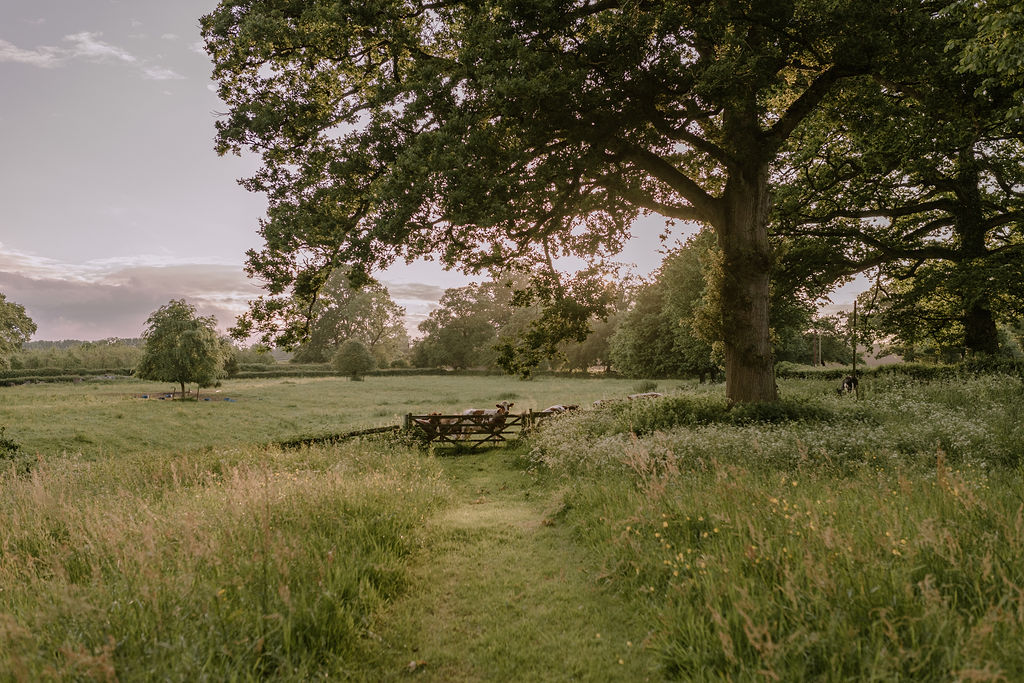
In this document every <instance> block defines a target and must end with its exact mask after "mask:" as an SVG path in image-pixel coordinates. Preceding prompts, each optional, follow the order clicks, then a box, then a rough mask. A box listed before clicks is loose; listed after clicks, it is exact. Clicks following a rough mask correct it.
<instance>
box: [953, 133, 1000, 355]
mask: <svg viewBox="0 0 1024 683" xmlns="http://www.w3.org/2000/svg"><path fill="white" fill-rule="evenodd" d="M980 185H981V177H980V175H979V172H978V166H977V160H976V159H975V158H974V151H973V148H971V147H968V148H966V149H964V150H963V152H962V153H961V154H960V168H959V172H958V174H957V178H956V186H955V194H956V198H957V201H958V210H957V211H956V212H955V213H954V219H955V223H954V230H955V231H956V233H957V236H958V237H959V241H960V249H959V252H960V254H959V255H960V261H961V263H959V264H958V265H960V266H961V267H963V265H964V263H969V262H970V261H972V260H974V261H981V260H982V259H984V258H985V257H986V256H987V255H988V248H987V247H986V245H985V237H986V234H987V231H986V229H985V214H984V209H983V207H982V197H981V190H980ZM959 280H960V286H959V290H960V291H959V295H960V299H961V301H962V302H963V318H962V321H963V325H964V348H965V350H966V351H967V353H969V354H972V353H973V354H994V353H998V352H999V339H998V337H997V334H996V321H995V317H994V316H993V315H992V308H991V306H990V304H989V296H990V295H989V293H988V292H987V291H986V288H985V284H984V281H983V280H982V281H981V282H976V278H967V277H963V276H961V277H960V278H959Z"/></svg>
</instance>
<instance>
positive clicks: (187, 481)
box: [0, 444, 448, 681]
mask: <svg viewBox="0 0 1024 683" xmlns="http://www.w3.org/2000/svg"><path fill="white" fill-rule="evenodd" d="M447 495H448V493H447V488H446V485H445V483H444V482H443V481H442V479H441V477H440V473H439V471H438V470H437V468H436V467H435V466H434V464H433V461H432V460H429V459H424V458H422V457H421V456H420V455H419V454H417V453H413V452H408V451H405V450H402V449H401V448H381V447H380V446H379V445H374V446H368V445H366V444H363V445H359V444H350V445H347V446H342V447H337V448H329V449H312V450H304V451H292V452H282V451H277V450H266V449H233V450H226V451H217V450H211V451H207V452H203V453H198V454H192V455H182V456H179V457H177V458H172V459H168V460H167V461H165V462H164V463H162V464H156V463H153V462H148V463H147V466H146V467H144V468H139V469H138V470H136V469H134V468H132V467H131V463H130V461H129V462H128V463H127V464H126V463H111V462H107V463H94V462H92V463H91V462H84V461H83V462H79V463H78V464H77V466H69V463H66V462H59V463H52V464H51V463H47V462H45V461H44V462H42V463H39V464H37V466H36V467H34V468H33V470H32V472H31V475H30V476H29V477H25V476H23V475H22V476H19V475H18V474H17V473H16V472H15V471H14V470H13V469H12V470H11V471H10V472H8V473H6V474H4V475H3V477H2V480H0V517H2V518H3V519H4V520H5V523H4V524H3V525H2V526H0V643H2V645H3V646H2V647H0V671H2V672H4V673H5V674H6V677H9V678H13V679H15V680H25V681H34V680H45V679H52V680H66V679H94V680H115V679H117V678H120V679H124V680H150V679H159V680H204V679H205V680H229V679H243V680H247V679H256V678H266V677H274V678H284V679H297V680H301V679H307V678H309V677H313V676H314V675H318V676H327V677H331V678H337V677H343V676H346V675H349V674H351V673H352V672H355V671H358V670H359V669H360V668H361V667H363V666H365V663H366V661H367V660H368V652H369V651H371V650H372V649H373V647H374V634H373V631H372V628H373V621H374V615H375V613H376V612H377V611H378V610H379V609H380V608H381V607H382V606H383V605H384V604H386V603H387V602H388V601H390V600H392V599H394V598H395V596H397V595H399V594H400V593H401V591H402V590H403V587H404V586H405V582H406V572H407V568H406V565H407V561H408V558H409V556H410V554H411V553H412V552H414V551H415V549H416V548H417V547H418V544H419V543H420V540H421V537H420V523H421V521H422V518H423V517H424V516H425V515H427V514H428V513H429V512H430V511H431V510H433V509H435V508H436V507H437V506H439V505H441V504H443V503H444V501H445V500H446V498H447Z"/></svg>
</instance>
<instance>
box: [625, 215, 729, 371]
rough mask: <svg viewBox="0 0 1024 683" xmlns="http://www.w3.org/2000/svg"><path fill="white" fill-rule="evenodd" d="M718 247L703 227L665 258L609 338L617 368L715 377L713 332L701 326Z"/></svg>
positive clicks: (707, 303)
mask: <svg viewBox="0 0 1024 683" xmlns="http://www.w3.org/2000/svg"><path fill="white" fill-rule="evenodd" d="M716 251H717V250H716V248H715V239H714V235H713V234H712V233H711V232H710V231H708V230H705V231H702V232H700V233H699V234H698V235H696V236H694V237H693V238H691V239H690V240H689V241H688V242H687V243H686V244H684V245H683V246H682V247H680V248H679V249H676V250H674V251H673V252H671V253H670V254H669V255H668V256H666V258H665V261H664V262H663V263H662V265H661V268H659V269H658V272H657V273H656V274H655V276H654V280H653V281H652V282H650V283H648V284H647V285H645V286H643V287H641V288H640V289H639V291H638V292H637V294H636V301H635V303H634V306H633V308H632V309H631V310H630V311H629V312H628V313H626V314H625V315H624V316H623V319H622V322H621V324H620V325H619V328H618V330H616V332H615V335H614V336H613V337H612V340H611V354H612V363H613V365H614V367H615V368H616V369H617V370H618V371H620V372H622V373H623V374H626V375H630V376H634V377H667V376H697V377H700V379H701V381H704V380H705V379H706V378H707V377H710V378H712V379H714V378H715V377H716V376H717V374H718V372H719V368H718V365H717V363H716V362H715V354H714V353H713V346H712V344H713V341H715V337H714V332H713V331H711V332H709V331H708V329H707V327H708V326H704V327H702V325H701V316H702V315H705V316H706V315H707V311H706V309H707V307H708V306H709V302H708V300H707V297H706V294H707V290H708V286H707V285H708V277H709V274H710V272H712V271H713V269H714V267H715V266H716V265H717V254H716ZM712 317H713V316H712Z"/></svg>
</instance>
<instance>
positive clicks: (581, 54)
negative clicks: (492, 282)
mask: <svg viewBox="0 0 1024 683" xmlns="http://www.w3.org/2000/svg"><path fill="white" fill-rule="evenodd" d="M897 1H898V0H887V1H885V2H871V3H865V2H863V1H862V0H830V1H829V2H824V1H821V0H714V1H712V0H685V1H679V2H644V1H639V2H637V1H633V0H623V1H620V0H590V1H588V0H535V1H532V2H520V1H518V0H484V1H482V2H459V1H449V0H368V1H367V0H358V1H356V0H302V1H299V0H222V2H221V3H220V4H219V5H218V7H217V8H216V9H215V10H214V11H213V12H212V13H211V14H209V15H208V16H206V17H204V18H203V20H202V25H203V32H204V36H205V38H206V45H207V49H208V51H209V53H210V54H211V56H212V57H213V60H214V76H215V78H216V79H217V80H218V81H219V83H220V89H219V93H220V96H221V97H222V98H223V99H224V101H225V102H226V103H227V105H228V108H229V110H228V112H227V114H226V116H225V117H224V118H223V119H222V120H221V121H219V122H218V142H217V147H218V150H219V151H220V152H222V153H224V152H229V151H230V152H240V151H242V150H243V149H245V148H248V149H251V150H254V151H256V152H257V153H258V154H260V155H261V158H262V162H263V165H262V168H261V169H260V171H259V172H258V173H257V174H256V175H255V176H254V177H253V178H250V179H248V180H247V181H246V185H247V186H248V187H249V188H250V189H252V190H255V191H262V192H265V193H267V195H268V197H269V202H270V207H269V213H268V220H267V221H266V222H264V223H263V225H262V226H261V232H262V235H263V237H264V239H265V241H266V245H265V247H264V248H263V249H262V250H260V251H258V252H251V253H250V256H249V269H250V272H251V273H252V274H254V275H257V276H259V277H261V278H263V279H264V280H266V281H267V282H268V287H269V289H270V291H271V293H281V292H283V291H286V290H287V289H288V288H289V287H293V286H294V287H299V288H301V287H303V286H304V283H309V282H315V281H316V280H317V278H315V277H314V278H311V277H309V275H308V274H309V273H310V272H311V271H318V270H328V269H333V268H335V267H337V266H339V265H341V264H342V263H346V262H347V263H354V264H358V265H360V266H362V267H364V268H366V269H372V268H375V267H379V266H381V265H384V264H387V263H389V262H391V261H393V260H394V259H395V258H400V257H405V258H410V257H415V256H418V255H425V254H436V255H437V256H438V257H439V258H440V259H441V260H442V261H443V262H444V263H445V264H447V265H451V266H455V265H460V266H462V267H466V268H469V269H480V268H487V267H493V266H501V267H509V266H514V265H521V266H524V267H525V266H529V265H532V264H533V263H534V262H536V261H544V260H550V257H551V256H552V255H558V254H561V253H577V254H585V255H595V254H596V255H602V254H606V253H610V252H614V251H615V250H617V248H618V247H619V246H620V244H621V241H622V240H623V238H624V236H625V235H627V234H628V229H629V226H630V224H631V223H632V221H633V220H634V219H635V218H636V217H637V215H638V214H640V213H647V212H655V213H658V214H661V215H663V216H666V217H668V218H672V219H683V220H696V221H701V222H703V223H706V224H708V225H710V226H712V227H713V228H714V230H715V232H716V235H717V240H718V243H719V246H720V248H721V251H722V254H723V272H724V274H725V277H723V278H722V279H721V284H720V287H721V292H720V295H721V302H722V321H721V325H722V330H723V333H724V339H725V362H726V368H727V386H726V391H727V394H728V396H729V398H730V399H732V400H734V401H758V400H773V399H775V398H776V387H775V382H774V376H773V370H772V354H771V347H770V343H769V320H768V318H769V305H768V299H769V277H770V271H771V267H772V253H771V249H770V247H769V243H768V237H767V231H766V224H767V221H768V216H769V209H770V196H771V169H772V164H773V162H774V161H776V159H777V157H778V155H779V152H780V149H781V148H782V147H783V145H784V144H785V143H786V141H787V140H788V139H789V138H790V137H791V135H792V134H793V132H794V131H795V130H796V129H797V128H798V127H799V126H800V125H801V124H802V122H803V121H804V120H805V119H806V117H807V116H808V115H809V114H811V113H812V112H814V111H815V109H816V107H817V106H818V105H819V103H820V102H821V101H822V98H824V97H825V96H826V95H827V94H828V93H829V92H830V91H832V90H833V89H834V88H836V87H837V85H838V84H839V83H841V82H842V81H843V79H845V78H847V77H850V76H854V75H857V74H862V73H864V72H866V71H868V70H869V68H870V66H871V59H872V55H873V54H874V53H876V52H879V51H885V50H887V49H888V43H889V40H890V37H891V36H892V35H893V34H894V33H895V32H898V31H899V26H900V20H901V15H902V13H903V12H904V11H910V10H902V9H900V8H899V7H898V6H897V5H896V2H897ZM911 6H912V7H914V8H917V7H920V6H921V3H919V2H916V3H911ZM556 298H557V297H556Z"/></svg>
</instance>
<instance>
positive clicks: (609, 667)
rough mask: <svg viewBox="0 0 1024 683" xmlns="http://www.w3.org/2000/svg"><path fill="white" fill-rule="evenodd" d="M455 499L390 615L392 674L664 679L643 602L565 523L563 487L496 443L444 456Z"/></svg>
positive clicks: (438, 519) (434, 525)
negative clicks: (620, 592) (625, 592)
mask: <svg viewBox="0 0 1024 683" xmlns="http://www.w3.org/2000/svg"><path fill="white" fill-rule="evenodd" d="M442 466H443V468H444V470H445V471H446V473H447V474H448V476H449V478H450V482H451V486H452V488H453V490H454V492H455V497H456V498H455V501H454V503H453V505H452V506H450V507H448V508H446V509H444V510H443V511H441V512H440V513H438V514H437V515H436V516H435V517H434V518H433V519H431V520H430V521H429V522H428V524H429V528H430V533H429V536H430V538H432V539H434V540H433V544H432V545H430V546H429V547H427V548H426V549H425V550H424V552H423V553H422V555H421V556H420V557H418V558H417V561H416V567H415V569H414V570H413V571H414V578H413V584H412V585H411V586H410V590H409V591H408V592H407V593H406V595H405V597H404V598H402V599H401V600H399V601H398V602H397V603H396V604H395V605H393V606H392V608H391V609H390V610H389V612H388V614H387V615H385V623H386V626H385V629H384V631H385V633H387V634H388V635H387V636H386V639H387V640H388V641H390V642H389V643H388V647H387V648H386V649H387V650H388V651H389V652H390V653H392V654H391V656H390V657H389V659H391V660H392V661H389V662H382V663H381V666H382V668H384V669H386V670H387V673H389V674H391V676H393V677H395V678H397V677H404V676H408V675H409V674H410V673H411V674H413V675H414V676H415V677H417V678H419V679H421V680H430V681H484V680H486V681H496V680H531V681H545V680H550V681H565V680H611V681H614V680H623V681H626V680H628V681H639V680H648V679H649V680H655V679H657V678H659V676H658V675H657V674H656V662H655V661H654V657H653V656H652V654H651V653H650V652H649V651H645V649H644V640H645V637H646V636H647V630H646V629H648V628H649V624H648V625H647V626H645V625H644V623H643V619H642V618H640V615H638V614H636V613H635V609H636V604H635V603H634V604H633V605H632V606H630V605H628V604H626V602H625V601H623V600H622V599H621V598H620V597H618V596H615V595H614V594H612V593H610V592H609V591H607V590H605V589H603V588H602V584H601V581H600V573H601V566H600V560H599V559H598V558H596V557H595V556H594V555H593V554H589V553H588V552H587V551H586V550H585V549H584V548H583V547H581V546H580V545H578V544H577V543H576V542H575V541H574V540H573V539H572V537H571V535H570V532H569V530H568V529H567V528H565V527H563V526H562V525H560V524H559V523H558V521H557V512H558V510H559V508H560V505H561V503H560V494H559V491H558V490H556V489H553V488H551V487H550V486H548V485H546V484H544V483H541V482H539V481H536V480H535V477H534V476H533V475H532V474H530V473H529V472H528V471H524V470H522V469H520V468H518V467H516V466H515V465H514V454H512V453H510V452H507V451H490V452H486V453H480V454H472V455H462V456H455V457H446V458H444V459H443V460H442Z"/></svg>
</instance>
